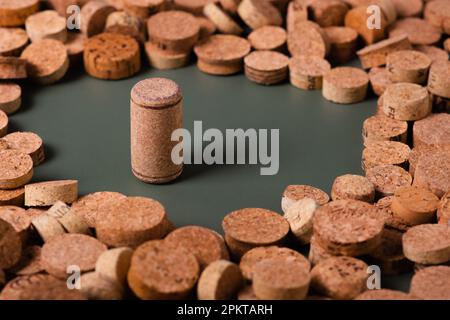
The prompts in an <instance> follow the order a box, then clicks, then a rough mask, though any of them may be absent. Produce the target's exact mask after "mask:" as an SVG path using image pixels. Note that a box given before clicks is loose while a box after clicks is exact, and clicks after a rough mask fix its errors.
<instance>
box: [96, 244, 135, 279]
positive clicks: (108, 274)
mask: <svg viewBox="0 0 450 320" xmlns="http://www.w3.org/2000/svg"><path fill="white" fill-rule="evenodd" d="M132 255H133V250H132V249H131V248H127V247H122V248H114V249H110V250H108V251H104V252H103V253H102V254H101V255H100V256H99V257H98V259H97V262H96V264H95V272H96V273H97V274H98V275H99V276H100V277H101V278H103V279H105V280H108V281H111V282H114V283H116V284H118V285H119V286H120V287H125V286H126V282H127V274H128V270H129V269H130V263H131V256H132Z"/></svg>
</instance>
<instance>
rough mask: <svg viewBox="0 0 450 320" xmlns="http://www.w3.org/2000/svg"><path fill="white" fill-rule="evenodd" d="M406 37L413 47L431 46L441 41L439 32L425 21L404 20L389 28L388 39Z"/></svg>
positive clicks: (417, 19)
mask: <svg viewBox="0 0 450 320" xmlns="http://www.w3.org/2000/svg"><path fill="white" fill-rule="evenodd" d="M399 35H407V36H408V38H409V41H410V42H411V44H413V45H421V44H423V45H432V44H435V43H437V42H438V41H439V40H440V39H441V30H440V29H439V28H438V27H435V26H433V25H432V24H431V23H429V22H428V21H426V20H422V19H419V18H405V19H401V20H397V21H396V22H394V23H393V24H392V25H391V26H390V27H389V37H390V38H392V37H396V36H399Z"/></svg>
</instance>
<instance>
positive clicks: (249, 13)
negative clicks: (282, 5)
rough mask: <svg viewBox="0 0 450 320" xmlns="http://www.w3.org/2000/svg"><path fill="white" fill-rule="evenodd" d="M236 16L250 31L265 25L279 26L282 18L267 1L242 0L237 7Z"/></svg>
mask: <svg viewBox="0 0 450 320" xmlns="http://www.w3.org/2000/svg"><path fill="white" fill-rule="evenodd" d="M238 14H239V16H240V17H241V18H242V20H243V21H244V22H245V23H246V24H247V25H248V26H249V27H250V28H252V29H258V28H260V27H262V26H266V25H274V26H280V25H281V24H282V23H283V18H282V16H281V14H280V11H278V10H277V8H275V7H274V6H273V5H272V4H271V3H270V2H269V1H260V0H242V1H241V3H240V4H239V6H238Z"/></svg>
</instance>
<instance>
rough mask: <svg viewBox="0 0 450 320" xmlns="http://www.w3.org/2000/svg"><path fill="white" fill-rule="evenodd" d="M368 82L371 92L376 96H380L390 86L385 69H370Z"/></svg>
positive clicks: (389, 78) (390, 81)
mask: <svg viewBox="0 0 450 320" xmlns="http://www.w3.org/2000/svg"><path fill="white" fill-rule="evenodd" d="M369 80H370V84H371V85H372V89H373V92H374V93H375V94H376V95H377V96H381V95H382V94H383V93H384V91H386V88H387V87H388V86H389V85H390V84H392V80H391V77H390V74H389V71H388V70H387V69H386V68H377V67H375V68H372V69H370V71H369Z"/></svg>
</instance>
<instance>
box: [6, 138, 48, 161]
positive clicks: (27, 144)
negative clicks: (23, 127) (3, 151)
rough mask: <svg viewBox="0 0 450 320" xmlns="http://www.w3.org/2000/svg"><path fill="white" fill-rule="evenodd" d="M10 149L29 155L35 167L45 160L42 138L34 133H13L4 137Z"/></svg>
mask: <svg viewBox="0 0 450 320" xmlns="http://www.w3.org/2000/svg"><path fill="white" fill-rule="evenodd" d="M3 139H4V140H5V141H6V142H7V143H8V147H9V149H14V150H18V151H21V152H23V153H25V154H28V155H29V156H30V157H31V159H33V165H34V166H38V165H39V164H41V163H42V162H43V161H44V160H45V155H44V143H43V142H42V139H41V137H39V136H38V135H37V134H35V133H33V132H13V133H10V134H8V135H6V136H4V137H3Z"/></svg>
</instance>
